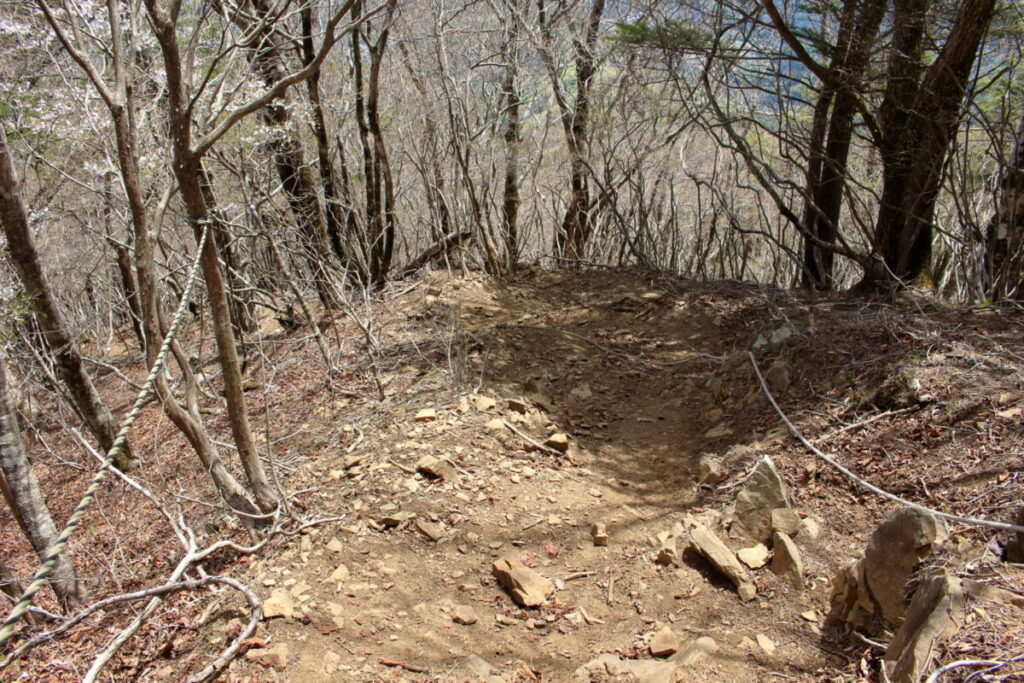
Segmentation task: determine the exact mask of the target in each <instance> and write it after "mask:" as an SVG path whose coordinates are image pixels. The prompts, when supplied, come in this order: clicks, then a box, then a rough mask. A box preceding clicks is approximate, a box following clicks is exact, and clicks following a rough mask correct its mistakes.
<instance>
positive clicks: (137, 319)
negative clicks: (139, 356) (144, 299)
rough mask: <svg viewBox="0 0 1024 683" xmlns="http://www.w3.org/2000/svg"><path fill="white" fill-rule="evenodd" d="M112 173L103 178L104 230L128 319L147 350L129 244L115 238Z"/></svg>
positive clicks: (141, 345) (140, 345) (140, 344)
mask: <svg viewBox="0 0 1024 683" xmlns="http://www.w3.org/2000/svg"><path fill="white" fill-rule="evenodd" d="M110 183H111V174H110V173H107V174H106V175H105V176H104V179H103V230H104V234H105V236H106V238H107V243H108V244H109V245H110V246H111V248H112V249H113V250H114V256H115V259H116V261H117V273H118V275H119V276H120V279H121V291H122V293H123V295H124V300H125V305H126V307H127V309H128V319H129V321H130V322H131V326H132V330H133V331H134V332H135V338H136V339H137V340H138V341H139V348H140V349H142V350H143V351H145V344H146V339H145V336H144V335H143V334H142V311H141V310H140V308H139V292H138V286H137V285H136V282H135V276H134V275H133V274H132V265H131V263H132V260H131V256H130V253H129V249H128V245H126V244H124V243H123V242H119V241H118V240H116V239H115V238H114V231H113V226H112V225H111V223H112V221H111V219H112V217H113V213H114V198H113V194H112V193H111V189H110Z"/></svg>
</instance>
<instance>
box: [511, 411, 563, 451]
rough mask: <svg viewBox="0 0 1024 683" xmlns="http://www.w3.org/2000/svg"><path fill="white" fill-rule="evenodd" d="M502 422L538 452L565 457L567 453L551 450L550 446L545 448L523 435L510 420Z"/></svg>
mask: <svg viewBox="0 0 1024 683" xmlns="http://www.w3.org/2000/svg"><path fill="white" fill-rule="evenodd" d="M501 422H502V424H504V425H505V426H506V427H508V428H509V429H511V430H512V431H513V432H515V433H516V434H518V435H519V436H520V438H522V439H523V440H524V441H526V442H527V443H529V444H530V445H531V446H534V447H535V448H537V449H538V450H541V451H544V452H545V453H548V454H550V455H559V456H562V455H565V453H563V452H561V451H556V450H555V449H554V448H551V447H550V446H545V445H544V444H542V443H541V442H539V441H537V440H536V439H531V438H530V437H528V436H527V435H526V434H523V433H522V432H521V431H519V430H518V429H516V428H515V427H514V426H513V425H512V423H511V422H509V421H508V420H502V421H501Z"/></svg>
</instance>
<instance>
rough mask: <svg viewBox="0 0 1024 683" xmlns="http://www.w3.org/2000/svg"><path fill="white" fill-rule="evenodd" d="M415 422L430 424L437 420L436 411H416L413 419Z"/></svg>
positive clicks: (426, 409) (431, 409) (429, 409)
mask: <svg viewBox="0 0 1024 683" xmlns="http://www.w3.org/2000/svg"><path fill="white" fill-rule="evenodd" d="M414 419H415V420H416V421H417V422H431V421H432V420H436V419H437V411H436V410H434V409H433V408H423V409H422V410H418V411H416V417H415V418H414Z"/></svg>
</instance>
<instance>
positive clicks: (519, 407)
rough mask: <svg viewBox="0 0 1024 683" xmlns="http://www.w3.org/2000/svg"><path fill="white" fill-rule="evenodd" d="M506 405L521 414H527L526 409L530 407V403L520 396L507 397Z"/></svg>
mask: <svg viewBox="0 0 1024 683" xmlns="http://www.w3.org/2000/svg"><path fill="white" fill-rule="evenodd" d="M505 405H506V407H508V409H509V410H511V411H512V412H513V413H519V414H521V415H525V414H526V411H527V410H529V409H530V405H529V404H528V403H527V402H526V401H523V400H522V399H518V398H510V399H507V400H506V401H505Z"/></svg>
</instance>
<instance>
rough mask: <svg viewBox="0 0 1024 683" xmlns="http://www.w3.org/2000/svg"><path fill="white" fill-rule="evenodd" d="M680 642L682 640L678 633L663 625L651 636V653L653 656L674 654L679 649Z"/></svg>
mask: <svg viewBox="0 0 1024 683" xmlns="http://www.w3.org/2000/svg"><path fill="white" fill-rule="evenodd" d="M681 643H682V641H681V640H680V638H679V634H678V633H676V632H675V631H673V630H672V629H671V628H669V627H668V626H665V627H664V628H662V629H661V630H660V631H658V632H657V633H655V634H654V637H653V638H651V643H650V648H651V654H652V655H654V656H655V657H668V656H669V655H674V654H675V653H676V652H677V651H678V650H679V646H680V644H681Z"/></svg>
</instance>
